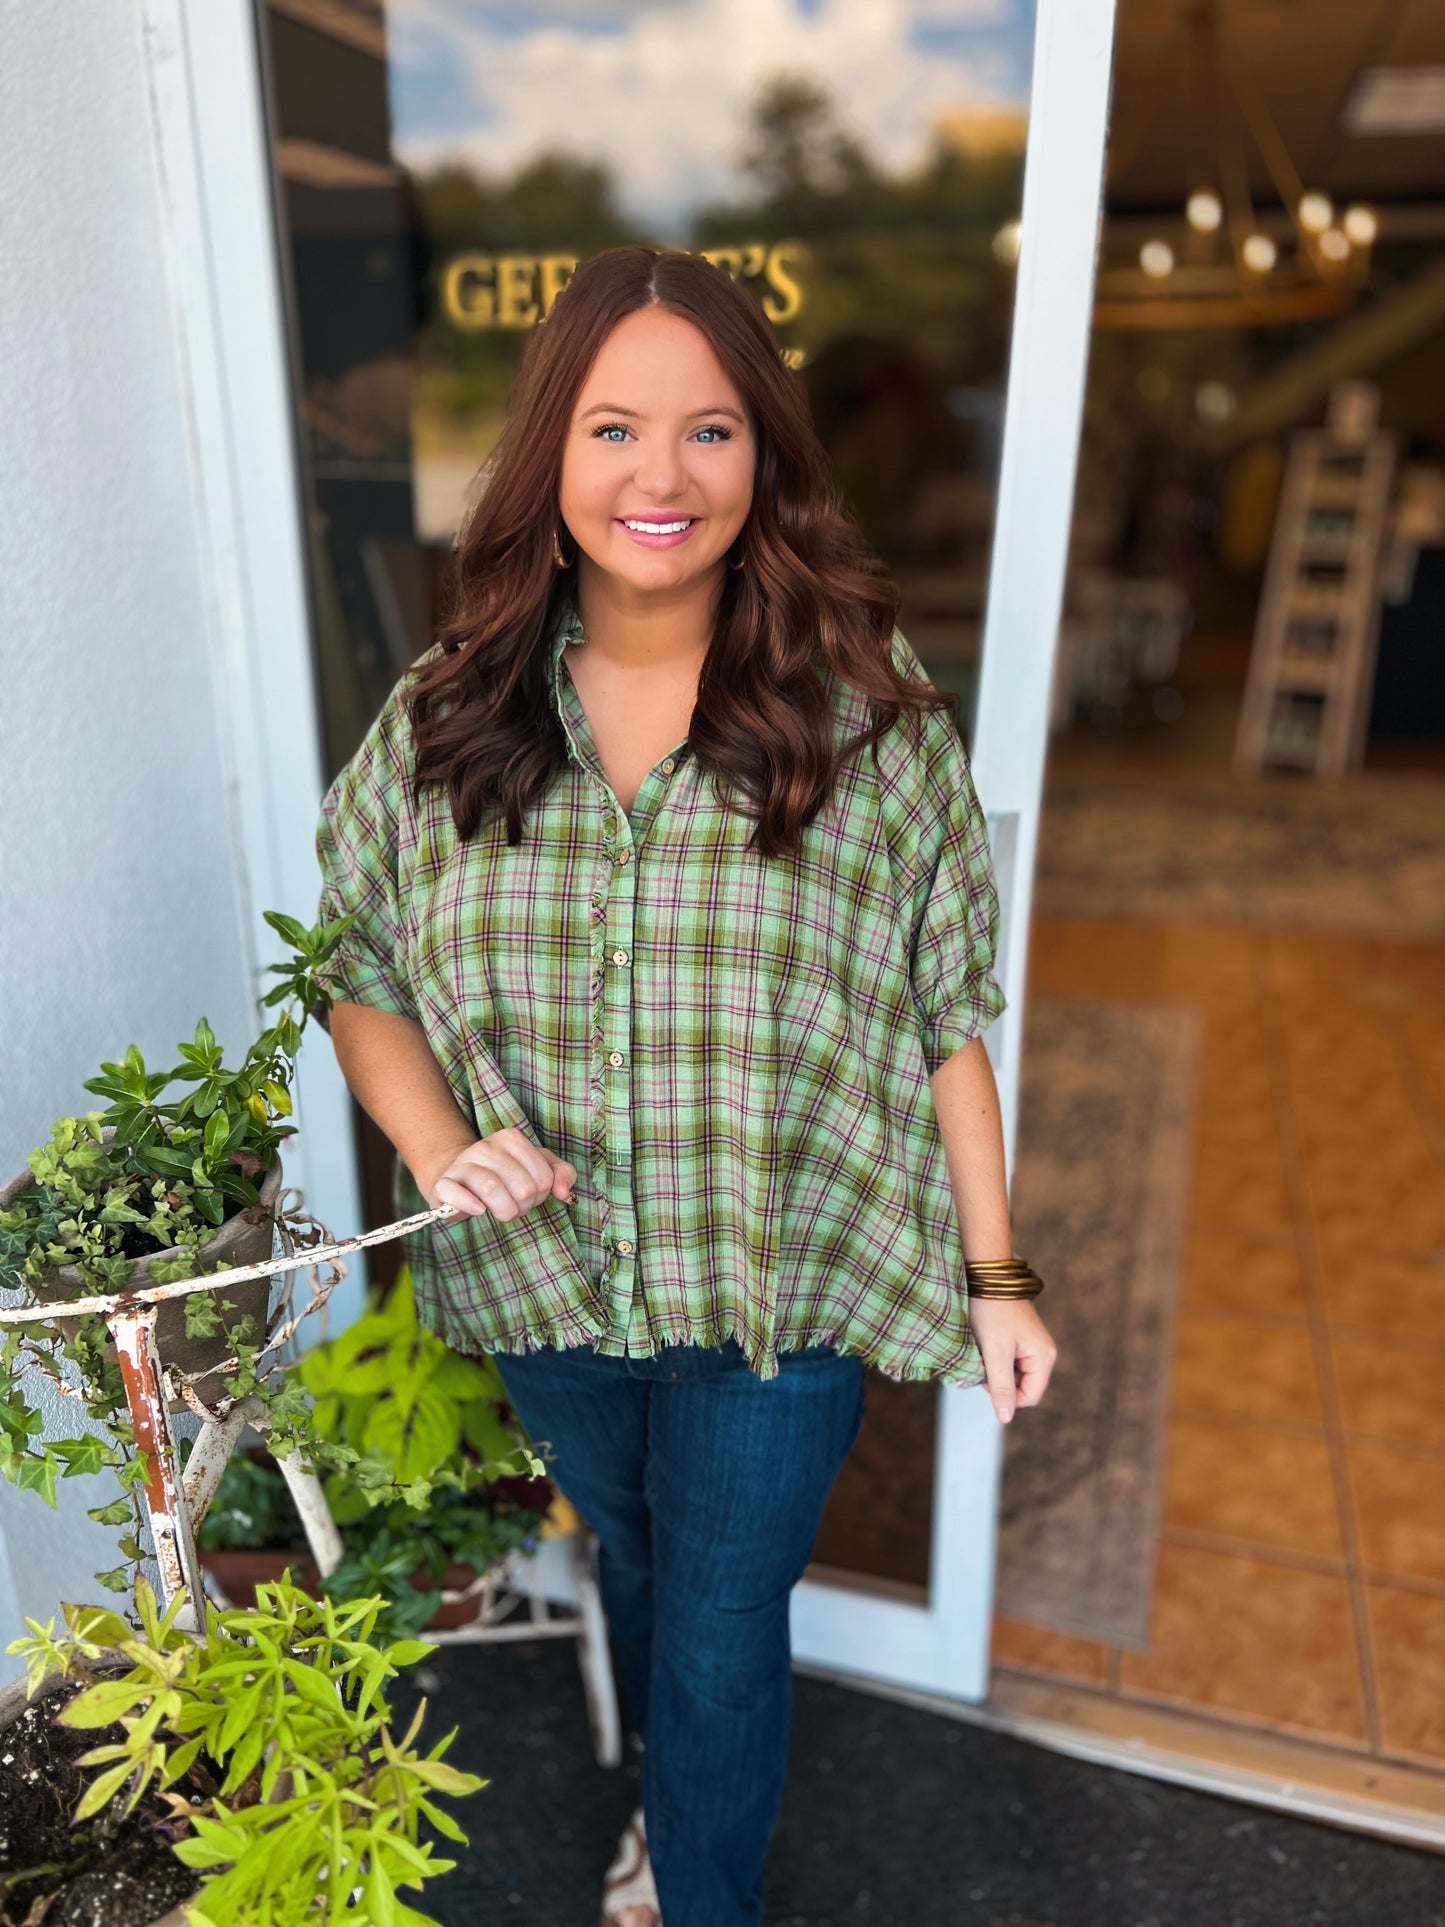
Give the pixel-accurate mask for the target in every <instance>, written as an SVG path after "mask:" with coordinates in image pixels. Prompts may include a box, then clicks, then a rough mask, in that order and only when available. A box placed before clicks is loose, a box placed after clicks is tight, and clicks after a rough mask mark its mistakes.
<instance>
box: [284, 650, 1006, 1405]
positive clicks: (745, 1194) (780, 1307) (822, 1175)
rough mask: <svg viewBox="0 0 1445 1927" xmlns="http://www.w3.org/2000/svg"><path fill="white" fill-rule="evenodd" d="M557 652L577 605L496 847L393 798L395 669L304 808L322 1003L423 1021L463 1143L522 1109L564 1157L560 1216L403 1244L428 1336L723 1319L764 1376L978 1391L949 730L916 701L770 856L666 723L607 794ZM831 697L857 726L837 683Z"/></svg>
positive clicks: (399, 695)
mask: <svg viewBox="0 0 1445 1927" xmlns="http://www.w3.org/2000/svg"><path fill="white" fill-rule="evenodd" d="M584 640H585V638H584V636H583V633H582V629H581V625H580V623H579V622H577V621H576V619H575V618H573V619H572V620H570V621H569V622H567V623H566V624H564V626H563V627H562V628H561V629H560V630H559V632H558V634H557V636H556V637H555V639H554V641H553V643H552V645H551V655H550V673H549V676H548V686H549V693H550V698H551V701H552V703H553V705H554V707H555V709H556V711H557V714H558V716H559V717H560V719H561V722H562V726H563V729H564V731H565V733H566V738H567V761H566V763H565V765H564V766H563V767H562V768H561V769H560V770H558V771H557V772H556V773H555V774H554V776H553V779H552V781H551V784H550V786H549V788H548V790H547V792H546V794H545V796H544V798H543V799H542V801H541V803H540V804H539V805H537V806H535V807H534V808H533V810H532V812H531V813H530V815H529V816H528V818H527V821H526V825H525V831H524V835H523V839H522V841H521V842H520V843H519V844H518V845H517V846H516V848H509V847H508V844H507V840H506V828H505V824H504V823H503V822H502V820H501V819H500V817H496V816H494V817H493V818H492V819H491V820H490V821H489V822H486V823H484V824H483V826H482V828H481V830H480V831H479V833H478V834H477V836H476V837H474V838H473V839H472V840H471V841H470V842H464V841H462V840H461V839H459V837H458V835H457V832H456V829H455V826H454V824H453V822H452V817H451V811H450V807H449V805H448V803H447V800H446V797H445V794H444V793H443V792H442V791H441V790H440V789H439V788H437V787H435V786H428V788H427V790H426V792H425V795H424V799H423V801H422V803H421V804H420V805H415V804H414V803H413V801H412V798H411V787H410V774H411V769H412V745H411V732H410V727H409V723H408V719H407V715H406V710H405V707H404V688H405V685H404V683H403V684H402V685H400V686H399V687H398V689H397V690H396V691H395V692H394V693H393V695H392V696H391V697H390V698H389V700H388V702H387V704H386V707H385V708H384V709H383V711H382V713H381V715H380V717H379V718H378V719H377V721H376V723H375V724H374V725H373V727H372V729H371V732H370V734H369V735H368V736H367V738H366V740H365V742H364V743H363V744H362V746H361V748H360V749H359V750H358V751H357V753H356V755H355V756H354V757H353V758H352V760H351V762H350V763H349V764H348V765H347V767H346V768H345V769H344V770H343V771H342V772H341V774H340V776H338V778H337V779H336V781H335V783H334V784H333V785H332V787H331V789H330V791H329V793H328V795H327V797H326V800H325V803H324V805H323V808H322V814H321V821H320V826H319V830H318V836H317V848H318V852H319V855H320V859H321V866H322V874H323V882H324V887H323V894H322V902H321V911H322V914H323V915H324V916H335V915H339V914H341V913H342V912H346V911H354V912H355V913H356V916H357V920H356V922H355V923H354V924H353V926H352V928H351V931H350V932H349V934H348V937H347V939H346V941H345V942H344V943H343V945H342V947H341V949H340V951H339V952H338V953H337V956H336V960H335V964H334V966H333V967H332V969H331V976H330V980H329V984H328V987H329V988H330V989H331V991H332V993H333V994H334V995H335V996H336V997H338V998H340V999H342V1000H344V1001H348V1002H352V1003H358V1004H370V1005H375V1006H377V1007H379V1008H380V1009H383V1010H390V1011H395V1012H399V1013H400V1014H401V1015H403V1016H406V1017H411V1018H414V1019H416V1020H417V1021H418V1022H419V1023H420V1024H421V1025H422V1028H423V1030H424V1031H425V1033H426V1036H427V1040H428V1042H429V1043H430V1045H431V1048H432V1050H433V1051H434V1052H435V1054H436V1057H437V1060H438V1061H439V1063H440V1064H441V1066H442V1069H443V1070H444V1071H445V1073H446V1077H447V1081H448V1083H449V1084H450V1086H451V1089H452V1092H453V1094H454V1096H455V1097H456V1100H457V1103H458V1104H459V1105H460V1106H461V1109H462V1111H463V1113H464V1114H465V1115H466V1117H468V1118H469V1119H471V1120H472V1121H473V1122H474V1124H475V1127H476V1131H477V1134H478V1136H479V1137H483V1136H486V1135H488V1134H489V1133H491V1132H493V1131H498V1130H501V1129H502V1128H503V1127H504V1126H507V1125H513V1126H516V1127H517V1128H518V1129H519V1130H521V1131H522V1132H523V1133H524V1134H525V1135H526V1136H527V1137H528V1138H529V1139H531V1141H532V1142H534V1143H537V1144H541V1145H544V1146H545V1147H546V1148H547V1149H548V1150H550V1151H552V1152H554V1153H555V1154H556V1155H557V1156H559V1157H562V1158H565V1159H566V1160H567V1161H568V1163H570V1164H572V1165H574V1166H575V1167H576V1169H577V1173H578V1178H577V1185H576V1189H575V1200H574V1202H573V1203H572V1204H570V1205H568V1204H564V1203H563V1202H562V1201H561V1200H560V1199H558V1198H548V1199H545V1200H544V1201H543V1202H542V1203H541V1204H538V1205H536V1206H535V1207H534V1208H533V1209H531V1210H529V1211H525V1212H522V1213H521V1214H520V1215H519V1216H518V1217H516V1218H514V1219H513V1220H511V1222H510V1223H503V1222H502V1221H501V1220H500V1219H497V1218H494V1217H493V1216H492V1215H491V1213H489V1212H488V1213H486V1214H484V1215H482V1216H478V1217H471V1218H460V1219H457V1220H454V1221H452V1222H450V1223H447V1224H444V1225H441V1226H437V1227H435V1228H433V1229H432V1230H431V1231H429V1232H426V1233H423V1234H421V1236H420V1237H419V1238H417V1239H416V1240H414V1248H413V1250H412V1252H411V1253H410V1257H411V1263H412V1274H413V1279H414V1283H415V1288H416V1297H417V1305H418V1308H419V1310H420V1312H421V1315H422V1317H423V1319H424V1321H425V1322H426V1323H428V1324H430V1325H431V1326H432V1327H433V1328H434V1329H436V1330H437V1331H438V1332H440V1333H441V1335H442V1336H443V1337H444V1338H446V1339H447V1340H448V1341H449V1342H450V1343H451V1344H453V1345H454V1346H456V1347H458V1348H459V1349H461V1350H467V1351H481V1352H499V1351H500V1352H515V1351H523V1350H526V1349H529V1348H532V1347H541V1346H564V1345H578V1344H584V1343H588V1344H592V1345H594V1346H595V1347H596V1349H597V1350H598V1351H599V1352H602V1353H607V1354H612V1355H620V1356H632V1357H647V1356H651V1355H652V1354H654V1353H655V1352H657V1351H658V1350H659V1349H660V1348H661V1347H663V1346H665V1345H675V1344H697V1345H719V1344H722V1343H724V1342H725V1341H726V1340H727V1339H728V1338H730V1337H731V1338H735V1339H736V1340H737V1341H738V1343H739V1345H740V1346H741V1347H742V1349H743V1351H744V1352H745V1353H746V1355H747V1358H748V1360H749V1362H750V1364H751V1365H752V1367H753V1369H754V1370H755V1371H756V1372H757V1373H758V1374H759V1375H760V1376H762V1377H764V1378H770V1377H772V1376H773V1375H774V1374H775V1372H776V1371H777V1354H778V1352H779V1351H780V1350H789V1349H792V1348H794V1347H799V1346H804V1345H814V1344H820V1343H823V1342H825V1341H826V1342H829V1343H831V1344H832V1345H834V1346H835V1347H836V1348H837V1349H838V1350H839V1351H840V1352H851V1353H856V1354H859V1355H861V1356H862V1357H863V1358H864V1359H865V1360H866V1361H868V1362H869V1363H870V1364H872V1365H875V1366H877V1367H878V1368H879V1369H881V1370H882V1371H883V1372H885V1373H887V1374H888V1375H889V1376H890V1377H893V1378H898V1379H918V1378H942V1379H946V1380H948V1381H949V1382H951V1383H953V1384H959V1385H973V1384H977V1383H978V1382H979V1381H980V1380H981V1379H982V1377H983V1367H982V1363H981V1360H980V1358H979V1354H978V1349H977V1346H976V1345H975V1343H974V1341H973V1337H972V1333H971V1330H970V1327H969V1322H968V1302H967V1296H966V1293H965V1288H964V1270H963V1262H964V1253H963V1244H962V1239H961V1235H960V1231H959V1225H958V1219H957V1215H956V1210H955V1206H954V1200H953V1193H952V1188H951V1185H950V1181H949V1176H948V1166H947V1161H946V1158H945V1155H944V1148H943V1140H942V1136H941V1133H940V1131H939V1127H938V1120H937V1115H936V1112H935V1110H934V1107H933V1099H932V1092H931V1090H930V1088H929V1082H928V1080H929V1077H930V1076H931V1075H932V1073H933V1072H934V1071H936V1070H937V1069H938V1067H939V1065H941V1064H942V1063H943V1061H944V1060H945V1058H947V1057H949V1056H950V1055H951V1054H952V1053H953V1052H954V1051H956V1050H958V1049H959V1048H960V1047H961V1046H962V1045H964V1044H966V1043H967V1042H968V1041H969V1039H970V1038H972V1037H973V1036H975V1035H976V1034H977V1033H978V1032H979V1031H981V1030H983V1029H984V1028H986V1026H987V1025H988V1024H989V1023H990V1022H991V1021H992V1019H993V1018H994V1017H996V1016H997V1015H998V1013H999V1012H1000V1011H1001V1010H1002V1009H1003V1008H1004V997H1003V993H1002V991H1001V990H1000V988H999V986H998V984H997V983H996V982H995V980H994V976H993V960H994V951H995V945H996V941H997V929H998V898H997V894H996V891H995V887H994V877H993V869H992V864H991V861H990V855H989V846H988V834H987V828H986V825H985V822H984V818H983V814H982V812H981V810H980V808H979V804H978V799H977V797H976V795H975V792H974V787H973V780H972V776H971V774H970V770H969V763H968V756H967V752H966V750H965V748H964V745H963V743H962V741H961V739H960V737H959V735H958V731H957V729H956V728H955V726H954V724H953V722H952V720H951V719H950V718H949V717H948V715H947V714H945V713H942V712H930V713H928V715H927V717H926V727H925V729H924V733H923V736H922V739H921V744H920V746H918V747H914V746H913V744H912V741H911V739H910V738H909V736H908V734H907V731H906V723H907V718H900V719H899V721H898V722H897V723H895V725H894V726H893V728H892V729H890V730H889V731H888V732H887V733H886V734H885V735H884V736H883V737H882V739H881V740H880V741H879V742H878V743H876V744H875V745H873V746H872V748H871V750H870V751H869V752H868V753H866V754H864V755H861V756H860V755H859V754H858V753H856V752H855V754H854V755H853V756H852V758H850V760H849V762H848V763H847V764H846V765H845V767H844V768H843V770H842V772H841V774H840V776H839V779H838V784H837V788H836V790H835V792H834V795H833V798H832V799H831V801H830V802H828V803H827V804H825V806H824V807H823V809H822V810H821V811H820V812H819V813H818V815H817V816H816V817H815V818H814V819H813V821H812V822H811V823H810V824H809V825H808V826H807V828H806V829H805V830H804V831H803V834H802V843H801V848H800V851H799V853H798V854H797V855H795V856H791V857H785V858H764V857H761V856H759V855H757V854H755V853H753V852H750V851H749V850H748V849H747V847H746V844H747V838H748V836H749V835H750V833H751V830H752V827H753V825H752V819H751V818H748V817H745V816H743V815H742V814H741V812H739V811H737V810H735V809H733V810H729V809H726V808H724V807H722V806H721V805H720V803H719V802H718V800H717V798H716V795H715V793H714V788H713V784H712V782H711V779H710V778H707V776H706V772H705V771H704V770H703V769H702V768H701V767H700V766H699V764H698V762H697V760H696V758H695V757H694V756H693V755H692V754H691V752H690V747H689V744H688V743H687V742H686V741H683V742H680V743H678V744H677V746H676V747H675V748H674V749H673V750H671V751H670V752H669V754H668V755H666V756H665V757H663V759H662V760H661V761H660V762H659V763H658V764H656V766H655V767H654V768H653V769H652V770H651V772H650V773H649V774H648V776H647V777H646V779H645V780H644V782H643V784H642V787H641V789H640V790H639V792H638V795H637V799H636V802H635V804H634V806H633V809H632V812H631V814H630V816H629V815H628V813H627V812H625V811H624V810H623V809H622V807H621V806H620V804H619V803H618V800H617V798H616V796H615V795H614V794H613V791H612V788H611V786H610V785H609V783H608V781H607V778H606V776H605V775H604V774H603V770H602V766H601V763H600V762H599V760H598V757H597V751H596V748H595V745H594V743H593V740H592V734H591V731H590V729H589V728H588V724H587V718H586V714H585V712H584V711H583V708H582V704H581V701H580V699H579V697H578V695H577V690H576V686H575V684H574V683H573V681H572V676H571V673H570V671H569V670H568V669H567V667H566V664H565V662H564V661H563V656H562V651H563V648H564V646H565V645H566V644H567V643H568V642H574V643H582V642H584ZM894 649H895V658H894V659H895V661H896V662H897V663H898V664H899V666H900V667H901V668H902V669H904V671H905V673H911V674H912V675H914V676H915V677H918V678H920V679H921V678H922V677H923V670H922V667H921V665H920V664H919V662H918V658H917V656H916V655H915V654H914V653H913V651H912V649H911V648H910V647H909V645H908V643H907V642H906V641H905V640H904V638H903V637H902V635H901V634H896V635H895V639H894ZM832 704H833V708H834V710H835V713H836V716H837V718H838V722H839V725H840V726H841V728H842V730H843V731H844V733H845V735H846V736H852V735H855V734H857V733H859V732H860V731H862V730H864V729H866V728H867V727H868V726H869V722H870V720H871V718H870V713H869V703H868V699H867V697H865V696H863V695H862V694H861V693H860V692H859V691H857V690H855V689H852V688H851V687H850V686H848V685H846V684H842V683H840V682H838V681H836V679H835V680H834V682H833V684H832ZM407 1187H408V1189H409V1193H410V1195H409V1196H407V1197H406V1202H407V1203H408V1204H409V1205H410V1207H411V1208H412V1209H422V1208H424V1206H423V1204H422V1201H421V1200H420V1199H419V1198H418V1197H417V1196H416V1193H415V1190H414V1187H410V1181H409V1180H407ZM399 1195H403V1194H399Z"/></svg>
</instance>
